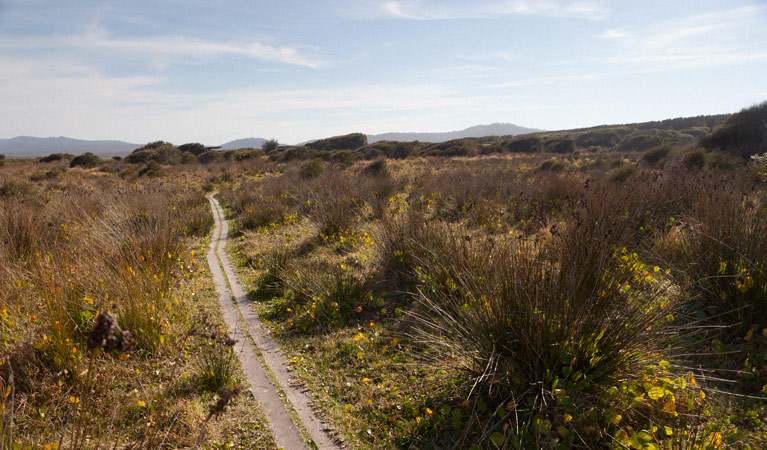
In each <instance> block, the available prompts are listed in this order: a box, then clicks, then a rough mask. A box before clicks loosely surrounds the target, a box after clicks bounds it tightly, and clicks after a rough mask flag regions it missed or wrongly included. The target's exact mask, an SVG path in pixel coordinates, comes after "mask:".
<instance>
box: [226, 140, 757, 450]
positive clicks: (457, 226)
mask: <svg viewBox="0 0 767 450" xmlns="http://www.w3.org/2000/svg"><path fill="white" fill-rule="evenodd" d="M642 156H643V154H641V153H635V154H625V153H623V154H620V155H614V154H606V155H599V157H604V158H605V159H606V160H607V161H606V162H605V163H604V165H601V164H600V165H597V166H595V165H594V164H593V163H592V162H591V161H593V159H594V157H593V156H592V155H588V154H587V155H572V156H571V157H569V158H562V157H555V161H556V162H557V163H559V164H561V165H562V166H563V168H562V169H561V170H559V171H555V172H553V171H551V170H550V169H549V170H547V169H546V165H547V162H548V161H550V160H551V159H550V157H549V156H545V155H534V156H520V155H515V156H495V157H493V156H490V157H472V158H436V159H435V158H423V159H409V160H404V161H393V160H377V161H373V162H359V163H356V164H354V165H352V166H349V167H345V168H344V167H341V166H339V165H335V166H334V165H332V164H327V163H319V162H316V161H310V162H304V163H296V164H292V165H287V166H284V167H277V168H276V170H275V171H273V172H272V173H267V174H265V175H264V176H261V177H258V178H255V179H252V180H251V179H248V180H246V179H243V180H242V181H241V182H239V183H232V187H231V188H229V189H222V191H221V198H222V199H223V200H224V201H225V202H226V203H227V205H228V206H229V207H230V208H231V210H232V212H233V217H234V218H235V221H236V223H237V224H238V226H239V229H240V231H241V233H242V236H241V237H240V239H239V241H237V242H236V244H235V246H234V247H233V249H232V251H234V252H236V254H237V255H238V256H239V260H240V263H241V265H242V267H243V275H244V276H246V277H249V282H250V285H251V287H252V291H251V295H252V297H253V301H254V305H255V307H256V308H258V310H259V311H260V313H261V315H262V317H264V318H265V320H267V321H268V323H269V324H270V325H271V327H272V329H273V331H274V333H275V334H276V335H277V336H278V338H279V339H280V341H281V343H282V344H283V345H284V346H285V348H286V349H287V350H288V352H289V353H290V355H291V356H290V358H291V359H292V363H293V364H294V366H295V369H296V371H297V372H298V373H299V374H300V375H301V377H302V378H303V379H304V380H305V383H306V385H307V387H308V388H309V389H310V390H311V391H312V393H313V394H314V395H315V398H316V402H317V404H318V405H319V406H320V408H321V409H322V411H323V412H324V413H325V414H327V415H328V416H329V417H331V418H332V419H333V423H335V424H336V425H337V426H338V427H339V429H340V430H341V431H342V432H343V434H344V435H345V436H346V438H347V439H348V442H349V443H350V446H351V447H353V448H571V447H583V448H601V447H608V448H610V447H611V448H629V447H630V448H637V449H645V448H647V449H650V448H690V449H692V448H701V449H703V448H725V447H726V446H732V447H733V448H738V447H744V446H746V445H750V446H751V448H758V447H760V446H761V445H764V441H763V440H762V439H763V438H762V435H763V433H764V431H765V428H763V425H762V420H764V419H765V414H766V413H767V409H765V407H764V406H765V405H764V403H763V401H762V400H760V399H761V398H763V397H764V394H765V392H766V391H767V389H765V383H767V379H766V378H765V372H764V371H765V369H767V320H765V319H767V317H766V316H764V308H763V305H764V302H765V300H767V297H765V294H766V291H765V290H766V289H767V277H766V276H765V275H766V273H765V264H766V263H767V248H765V245H766V244H765V236H767V209H766V208H765V191H764V190H763V188H764V185H763V183H762V182H761V181H760V180H759V178H758V174H756V173H754V172H753V171H750V169H748V168H741V169H737V170H736V169H733V170H725V171H723V170H717V169H710V168H704V169H701V170H698V169H696V168H694V167H688V165H687V164H686V163H685V160H684V159H685V158H686V156H685V155H683V154H682V152H681V151H679V152H672V155H671V156H667V157H669V158H671V159H672V160H670V161H668V165H667V167H666V168H665V169H658V168H654V167H653V164H651V163H649V162H647V161H644V160H643V158H642ZM674 158H676V159H674ZM613 166H620V167H613ZM626 168H630V170H625V169H626ZM617 174H621V175H617Z"/></svg>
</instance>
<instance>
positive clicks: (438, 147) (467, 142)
mask: <svg viewBox="0 0 767 450" xmlns="http://www.w3.org/2000/svg"><path fill="white" fill-rule="evenodd" d="M477 153H479V144H477V142H476V141H474V140H472V139H453V140H452V141H447V142H439V143H436V144H431V145H429V146H428V147H426V148H425V149H424V150H423V151H422V153H421V154H423V155H427V156H473V155H476V154H477Z"/></svg>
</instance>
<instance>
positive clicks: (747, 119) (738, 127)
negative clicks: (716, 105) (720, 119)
mask: <svg viewBox="0 0 767 450" xmlns="http://www.w3.org/2000/svg"><path fill="white" fill-rule="evenodd" d="M698 144H699V145H700V146H701V147H703V148H705V149H707V150H720V151H722V152H725V153H730V154H733V155H737V156H740V157H742V158H747V157H749V156H751V155H755V154H758V153H762V152H763V151H764V149H765V148H767V102H762V103H759V104H757V105H754V106H752V107H750V108H746V109H743V110H742V111H740V112H739V113H737V114H734V115H732V116H731V117H730V118H729V119H727V121H726V122H725V123H724V125H722V126H721V127H719V128H717V129H715V130H714V132H713V133H711V134H710V135H708V136H704V137H702V138H701V139H700V141H699V142H698Z"/></svg>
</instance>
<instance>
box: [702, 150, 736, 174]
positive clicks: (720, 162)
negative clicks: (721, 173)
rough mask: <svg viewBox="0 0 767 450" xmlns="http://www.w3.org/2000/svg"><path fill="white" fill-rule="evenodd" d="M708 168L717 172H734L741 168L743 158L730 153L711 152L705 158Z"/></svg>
mask: <svg viewBox="0 0 767 450" xmlns="http://www.w3.org/2000/svg"><path fill="white" fill-rule="evenodd" d="M706 162H707V163H708V167H710V168H712V169H717V170H735V169H738V168H740V167H743V165H744V162H743V158H741V157H739V156H735V155H733V154H730V153H722V152H712V153H709V154H708V156H707V157H706Z"/></svg>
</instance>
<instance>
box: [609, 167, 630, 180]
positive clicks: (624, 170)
mask: <svg viewBox="0 0 767 450" xmlns="http://www.w3.org/2000/svg"><path fill="white" fill-rule="evenodd" d="M634 173H636V167H634V166H625V167H621V168H619V169H615V170H614V171H613V172H612V173H611V174H610V180H612V181H614V182H616V183H623V182H625V181H626V180H628V179H629V178H631V177H632V176H634Z"/></svg>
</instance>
